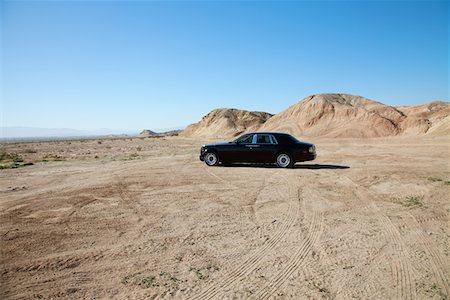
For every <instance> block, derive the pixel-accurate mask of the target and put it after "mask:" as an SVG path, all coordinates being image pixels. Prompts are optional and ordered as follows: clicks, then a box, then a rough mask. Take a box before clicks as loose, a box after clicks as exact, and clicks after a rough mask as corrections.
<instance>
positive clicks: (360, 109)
mask: <svg viewBox="0 0 450 300" xmlns="http://www.w3.org/2000/svg"><path fill="white" fill-rule="evenodd" d="M251 131H282V132H289V133H291V134H293V135H295V136H298V137H318V136H321V137H351V138H371V137H384V136H397V135H414V136H420V135H449V134H450V104H449V103H448V102H431V103H427V104H424V105H419V106H401V107H393V106H388V105H385V104H383V103H380V102H376V101H372V100H369V99H366V98H364V97H361V96H354V95H349V94H317V95H312V96H308V97H306V98H305V99H303V100H301V101H300V102H298V103H296V104H294V105H292V106H290V107H289V108H287V109H286V110H284V111H282V112H280V113H278V114H276V115H274V116H272V115H271V114H268V113H262V112H249V111H243V110H238V109H216V110H213V111H211V112H210V113H209V114H207V115H206V116H204V117H203V119H202V120H201V121H200V122H198V123H196V124H193V125H190V126H188V127H187V128H186V129H185V130H184V131H183V132H182V133H181V135H184V136H192V137H196V136H202V137H216V136H235V135H237V134H240V133H243V132H251Z"/></svg>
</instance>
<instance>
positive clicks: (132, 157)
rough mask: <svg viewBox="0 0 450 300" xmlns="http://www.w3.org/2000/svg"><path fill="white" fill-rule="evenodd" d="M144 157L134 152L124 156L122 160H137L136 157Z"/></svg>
mask: <svg viewBox="0 0 450 300" xmlns="http://www.w3.org/2000/svg"><path fill="white" fill-rule="evenodd" d="M141 158H142V157H140V156H139V154H137V153H132V154H130V155H128V156H126V157H124V158H122V159H121V160H135V159H141Z"/></svg>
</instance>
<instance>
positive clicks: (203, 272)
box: [189, 263, 219, 280]
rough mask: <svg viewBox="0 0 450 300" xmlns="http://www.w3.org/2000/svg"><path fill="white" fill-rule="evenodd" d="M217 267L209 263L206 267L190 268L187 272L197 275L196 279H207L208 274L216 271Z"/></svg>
mask: <svg viewBox="0 0 450 300" xmlns="http://www.w3.org/2000/svg"><path fill="white" fill-rule="evenodd" d="M218 270H219V267H218V266H216V265H213V264H211V263H209V264H208V265H207V266H205V267H203V268H194V267H191V268H190V269H189V271H191V272H194V273H195V275H197V278H198V279H200V280H203V279H206V278H208V277H209V273H211V272H215V271H218Z"/></svg>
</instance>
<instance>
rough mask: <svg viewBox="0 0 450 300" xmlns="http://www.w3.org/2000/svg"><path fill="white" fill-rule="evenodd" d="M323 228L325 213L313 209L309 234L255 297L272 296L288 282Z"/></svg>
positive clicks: (264, 297) (266, 297) (265, 297)
mask: <svg viewBox="0 0 450 300" xmlns="http://www.w3.org/2000/svg"><path fill="white" fill-rule="evenodd" d="M300 197H301V195H300V194H298V195H297V198H298V199H299V201H301V202H302V203H303V208H304V210H305V211H306V207H305V201H304V200H303V199H300ZM322 229H323V214H322V213H318V212H316V211H313V213H312V216H311V221H310V224H309V229H308V234H307V236H306V237H305V239H303V240H302V242H301V244H300V246H299V247H298V248H297V250H296V251H295V252H294V254H293V255H292V256H291V258H290V259H289V261H288V262H287V264H286V266H285V267H284V268H283V269H282V270H281V271H280V272H278V273H277V274H276V275H275V276H274V278H273V279H272V280H271V281H270V282H269V283H268V284H267V285H266V286H265V287H264V288H263V289H262V290H260V291H259V292H258V293H257V294H256V295H255V296H254V298H255V299H268V298H270V297H271V296H273V295H274V294H275V293H276V291H277V290H278V289H279V288H280V287H281V286H283V284H285V283H286V281H287V280H288V279H289V278H290V276H291V275H292V274H293V273H294V272H295V271H296V270H298V269H299V268H300V266H301V265H302V264H303V262H304V261H305V259H306V257H307V256H308V255H309V253H310V252H311V250H312V247H313V245H314V244H315V243H316V242H317V241H318V239H319V237H320V235H321V234H322Z"/></svg>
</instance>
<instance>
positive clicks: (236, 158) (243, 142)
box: [224, 134, 254, 162]
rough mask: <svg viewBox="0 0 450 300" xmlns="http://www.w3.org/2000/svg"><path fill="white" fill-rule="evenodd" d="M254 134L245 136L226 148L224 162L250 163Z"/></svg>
mask: <svg viewBox="0 0 450 300" xmlns="http://www.w3.org/2000/svg"><path fill="white" fill-rule="evenodd" d="M253 141H254V134H245V135H243V136H241V137H239V138H238V139H236V140H235V141H234V142H232V143H231V144H230V145H229V146H227V147H226V150H225V151H226V153H224V160H226V161H227V162H250V161H251V159H252V155H251V151H252V147H251V146H252V145H253Z"/></svg>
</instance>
